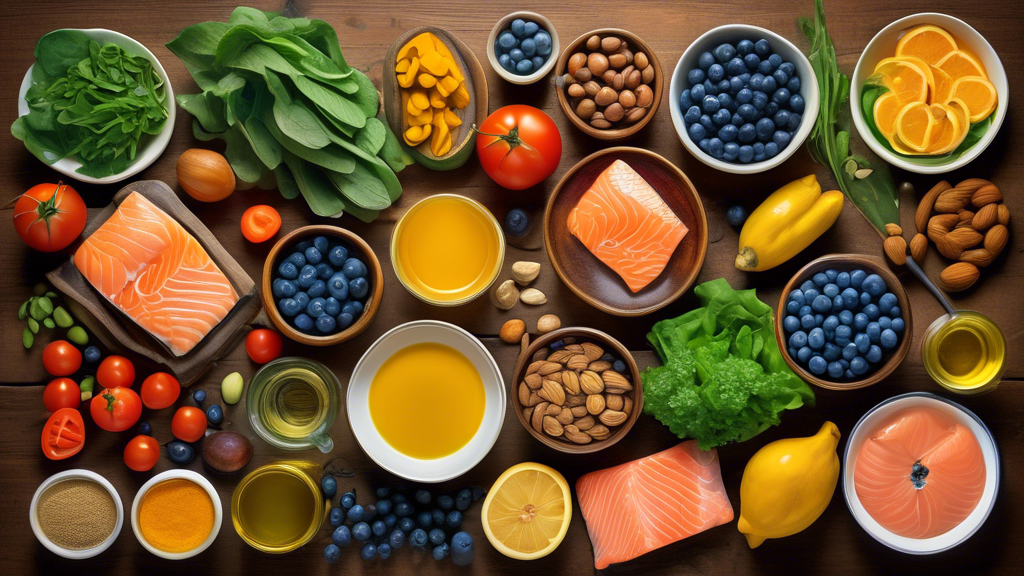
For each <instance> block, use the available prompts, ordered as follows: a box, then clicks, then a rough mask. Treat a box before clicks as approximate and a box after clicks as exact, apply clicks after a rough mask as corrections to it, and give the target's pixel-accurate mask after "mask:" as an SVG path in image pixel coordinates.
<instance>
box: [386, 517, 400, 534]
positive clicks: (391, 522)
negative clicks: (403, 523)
mask: <svg viewBox="0 0 1024 576" xmlns="http://www.w3.org/2000/svg"><path fill="white" fill-rule="evenodd" d="M396 524H398V516H396V515H394V514H388V515H387V516H384V525H385V526H387V528H388V530H391V529H393V528H394V527H395V525H396Z"/></svg>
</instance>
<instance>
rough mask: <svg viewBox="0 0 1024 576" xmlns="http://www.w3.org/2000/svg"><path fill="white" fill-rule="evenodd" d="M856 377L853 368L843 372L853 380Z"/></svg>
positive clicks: (844, 375)
mask: <svg viewBox="0 0 1024 576" xmlns="http://www.w3.org/2000/svg"><path fill="white" fill-rule="evenodd" d="M855 377H856V375H855V374H854V373H853V371H852V370H847V371H846V372H843V378H846V379H847V380H853V379H854V378H855Z"/></svg>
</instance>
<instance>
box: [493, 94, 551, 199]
mask: <svg viewBox="0 0 1024 576" xmlns="http://www.w3.org/2000/svg"><path fill="white" fill-rule="evenodd" d="M476 153H477V156H479V157H480V164H481V165H483V167H484V170H485V171H486V172H487V175H488V176H490V177H491V179H493V180H494V181H495V182H497V183H498V184H499V185H500V186H502V187H504V188H508V189H509V190H523V189H526V188H529V187H530V186H534V185H536V184H539V183H540V182H541V181H542V180H544V179H545V178H547V177H548V176H550V175H551V174H552V173H553V172H554V171H555V168H558V161H559V160H561V159H562V136H561V135H560V134H559V133H558V126H556V125H555V123H554V121H553V120H551V117H550V116H548V115H547V114H545V113H544V112H542V111H540V110H538V109H537V108H534V107H533V106H526V105H523V104H513V105H511V106H505V107H503V108H498V109H497V110H495V111H494V113H492V114H491V115H490V116H488V117H487V120H484V123H483V124H482V125H481V126H480V131H479V133H478V135H477V138H476Z"/></svg>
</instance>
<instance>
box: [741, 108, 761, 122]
mask: <svg viewBox="0 0 1024 576" xmlns="http://www.w3.org/2000/svg"><path fill="white" fill-rule="evenodd" d="M736 114H737V115H739V117H740V118H743V119H744V120H746V121H748V122H750V121H753V120H754V119H755V118H757V108H754V105H753V104H740V106H739V107H738V108H736Z"/></svg>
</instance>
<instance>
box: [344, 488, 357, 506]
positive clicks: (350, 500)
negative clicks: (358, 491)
mask: <svg viewBox="0 0 1024 576" xmlns="http://www.w3.org/2000/svg"><path fill="white" fill-rule="evenodd" d="M355 505H356V495H355V492H345V493H344V494H342V495H341V507H342V508H344V509H345V510H350V509H351V508H352V507H353V506H355Z"/></svg>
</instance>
